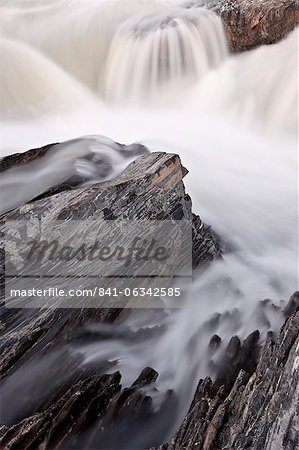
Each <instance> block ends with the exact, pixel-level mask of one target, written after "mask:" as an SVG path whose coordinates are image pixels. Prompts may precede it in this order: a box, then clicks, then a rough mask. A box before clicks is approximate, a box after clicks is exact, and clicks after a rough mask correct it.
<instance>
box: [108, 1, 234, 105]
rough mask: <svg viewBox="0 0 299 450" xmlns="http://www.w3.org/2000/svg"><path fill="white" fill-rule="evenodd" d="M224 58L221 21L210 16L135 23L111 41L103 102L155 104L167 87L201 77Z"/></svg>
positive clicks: (156, 17)
mask: <svg viewBox="0 0 299 450" xmlns="http://www.w3.org/2000/svg"><path fill="white" fill-rule="evenodd" d="M226 55H227V48H226V44H225V38H224V32H223V27H222V24H221V21H220V19H219V18H218V17H217V16H216V15H215V14H213V13H211V12H210V11H205V10H200V11H197V12H196V14H194V13H192V14H186V13H184V14H182V13H181V14H180V15H178V16H169V15H162V16H161V17H159V15H158V14H155V15H150V16H148V17H141V18H140V17H137V18H134V19H133V20H131V21H128V22H126V23H125V24H123V25H122V26H121V27H120V29H119V31H118V32H117V33H116V34H115V37H114V39H113V41H112V44H111V47H110V51H109V54H108V60H107V65H106V70H105V75H104V82H103V84H104V97H105V98H106V99H107V100H112V101H117V102H119V101H126V100H128V99H130V100H132V101H138V100H140V99H142V98H145V99H149V98H151V97H154V98H155V99H157V94H158V93H159V94H160V95H161V90H162V89H163V88H164V89H165V87H166V86H168V88H170V89H171V88H173V83H175V82H178V81H180V82H182V81H185V83H186V85H190V84H191V83H194V82H195V81H196V80H198V79H200V78H202V77H203V76H204V75H205V74H206V73H207V72H208V71H209V70H211V69H213V68H215V67H217V66H218V65H219V64H220V63H221V62H222V61H223V59H224V58H225V56H226ZM159 88H160V90H159Z"/></svg>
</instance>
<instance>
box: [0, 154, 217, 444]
mask: <svg viewBox="0 0 299 450" xmlns="http://www.w3.org/2000/svg"><path fill="white" fill-rule="evenodd" d="M49 149H51V146H47V147H46V148H43V149H39V150H35V151H32V152H29V153H28V154H26V153H25V154H21V155H13V156H12V157H8V158H5V160H2V169H4V171H3V173H5V171H6V170H9V168H11V165H15V164H17V165H18V167H20V166H22V165H23V166H26V164H28V163H30V164H32V163H34V161H35V160H36V158H38V159H39V160H42V158H43V157H44V155H45V154H46V153H47V152H48V151H50V150H49ZM10 158H11V159H10ZM186 174H187V171H186V169H184V168H183V167H182V165H181V162H180V158H179V157H178V156H177V155H172V154H165V153H146V152H145V153H144V155H142V156H141V157H139V158H138V159H136V160H135V161H134V162H132V163H131V164H130V165H129V166H128V167H127V168H126V169H125V171H124V172H122V173H121V174H120V175H119V176H117V177H116V178H113V179H111V180H107V181H103V182H97V183H92V184H88V185H86V184H84V183H83V184H81V182H80V183H79V184H78V185H76V186H71V188H70V187H69V186H66V185H65V184H64V183H63V184H62V185H60V186H59V189H58V190H56V188H55V186H54V187H53V188H51V190H50V191H49V190H47V191H45V192H44V193H42V194H41V195H40V196H39V197H38V198H35V200H33V201H30V202H29V203H26V204H24V205H20V206H19V207H17V208H15V209H13V210H11V211H9V212H7V213H6V214H4V215H2V217H1V221H2V224H4V223H5V221H6V220H14V219H26V220H28V219H31V218H43V219H45V220H49V221H50V220H56V219H60V220H70V219H79V218H92V219H104V220H114V219H126V218H128V219H159V220H165V219H168V220H182V219H188V220H191V221H192V222H193V233H192V234H193V266H194V268H195V267H196V268H197V269H198V270H200V267H204V266H205V265H206V264H207V263H209V262H210V261H212V260H214V259H216V258H219V257H220V254H221V252H220V248H219V245H218V242H217V237H216V236H215V234H214V233H213V231H212V230H211V228H210V227H208V226H206V225H205V224H204V223H203V222H202V221H201V219H200V218H199V217H198V216H195V215H194V214H193V213H192V203H191V199H190V197H189V196H188V195H187V194H186V192H185V188H184V184H183V181H182V179H183V177H184V176H185V175H186ZM2 250H3V248H2ZM2 257H3V253H2ZM2 262H3V261H2ZM1 287H2V294H3V288H4V279H3V272H2V284H1ZM120 314H122V311H121V309H119V308H114V309H113V308H112V309H107V308H90V309H84V308H82V309H79V308H77V309H26V310H22V309H13V308H11V309H7V308H5V305H2V307H1V354H2V359H1V376H2V379H3V402H4V403H5V408H3V410H2V418H1V421H2V422H3V426H2V425H1V440H0V443H1V448H4V449H12V448H18V449H19V448H22V449H29V448H30V449H33V448H49V449H50V448H51V449H52V448H53V449H54V448H55V449H56V448H57V449H58V448H70V449H72V448H78V449H79V448H80V449H83V448H86V449H91V448H105V449H110V448H111V449H116V448H119V445H120V442H121V448H122V450H125V449H128V450H129V449H130V450H131V447H130V446H131V445H132V442H134V443H135V444H134V445H136V448H139V443H140V442H141V441H142V442H144V434H146V433H147V432H148V431H147V430H148V429H149V427H152V428H154V429H155V430H156V432H155V433H154V436H151V435H150V434H149V435H148V446H151V445H158V444H159V442H161V441H163V439H164V437H165V428H166V429H168V427H169V426H170V425H171V423H172V420H173V418H172V416H171V414H170V413H169V411H172V410H173V406H174V405H175V404H176V399H175V396H174V394H173V393H171V392H159V391H158V390H157V388H156V387H154V385H155V381H156V379H157V376H158V374H157V373H156V372H155V371H154V370H153V369H151V368H146V369H144V370H143V371H142V373H141V374H140V376H139V377H138V378H137V380H136V381H135V382H134V383H133V384H132V386H130V387H125V388H124V387H122V386H121V376H120V374H119V373H118V372H117V371H116V367H114V364H113V363H109V362H107V361H105V360H103V361H102V363H100V364H98V365H97V367H96V368H95V367H94V366H89V365H86V364H82V357H81V356H80V355H75V356H74V355H73V354H71V353H70V346H71V345H72V343H74V342H76V340H77V339H82V333H81V335H80V332H81V331H80V330H82V327H83V326H88V324H90V323H93V324H96V323H103V322H104V323H107V324H108V323H114V322H115V321H117V320H118V317H119V315H120ZM125 314H130V310H126V313H125ZM161 314H163V311H161ZM151 332H152V331H151ZM89 338H90V339H92V333H90V335H89ZM129 338H130V337H129ZM132 339H134V336H132ZM107 371H109V373H110V374H107ZM33 374H34V375H33ZM37 380H38V383H37ZM17 393H19V394H17ZM21 393H22V394H21ZM157 402H158V405H159V408H160V410H161V409H162V410H164V409H165V414H163V416H165V417H168V416H169V418H170V419H169V421H170V423H169V424H167V423H165V421H163V423H159V421H157V414H156V412H157ZM166 422H167V420H166ZM145 424H146V427H145ZM141 437H142V439H141Z"/></svg>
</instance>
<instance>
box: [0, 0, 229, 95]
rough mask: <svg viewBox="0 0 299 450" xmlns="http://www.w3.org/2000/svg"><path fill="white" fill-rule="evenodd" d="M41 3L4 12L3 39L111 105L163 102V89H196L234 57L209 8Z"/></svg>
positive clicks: (147, 1)
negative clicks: (180, 85)
mask: <svg viewBox="0 0 299 450" xmlns="http://www.w3.org/2000/svg"><path fill="white" fill-rule="evenodd" d="M38 5H40V3H37V2H30V3H29V5H27V8H26V3H25V5H24V8H9V7H8V6H7V7H3V10H2V12H1V17H0V28H1V30H2V31H1V32H0V37H1V34H2V35H3V36H4V37H6V38H10V39H18V40H20V41H23V42H25V43H27V45H30V46H31V47H34V48H35V49H37V50H39V51H40V52H41V53H43V54H44V55H46V56H47V57H48V58H49V59H50V60H51V61H52V62H54V63H55V64H56V65H58V66H60V67H61V69H64V70H65V71H66V72H67V73H68V74H69V75H71V76H72V77H75V78H77V79H78V80H79V81H81V82H82V83H83V84H84V85H86V86H87V87H88V88H90V89H92V90H93V91H94V92H95V93H96V94H97V95H99V96H104V98H105V99H107V100H114V101H118V100H119V101H123V100H132V99H135V100H142V99H143V98H144V97H145V93H147V94H149V95H155V94H156V97H157V96H158V95H159V94H160V92H161V91H160V92H159V87H160V86H161V84H162V85H163V86H164V87H165V85H166V84H169V83H172V82H175V81H178V82H180V81H185V82H186V83H187V85H188V84H190V83H191V82H193V83H194V82H195V81H196V80H197V79H198V78H200V77H202V76H203V75H204V74H205V73H206V72H207V71H208V70H209V69H211V68H215V67H216V66H217V65H219V64H220V62H221V61H222V60H223V59H224V58H225V57H226V56H227V46H226V41H225V37H224V31H223V27H222V23H221V21H220V19H219V18H218V17H217V16H216V15H215V14H214V13H213V12H210V11H207V10H205V9H203V8H198V9H196V10H188V9H185V8H182V7H179V6H178V5H176V3H175V2H169V1H168V2H167V1H165V2H163V1H157V0H141V1H140V0H126V1H125V2H124V1H122V0H109V1H108V0H98V1H87V2H85V3H84V2H80V1H79V0H65V1H63V2H58V1H54V2H52V3H50V4H49V5H48V4H44V5H43V6H38ZM45 70H46V68H45ZM39 76H40V77H42V74H40V75H39Z"/></svg>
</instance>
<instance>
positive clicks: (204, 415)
mask: <svg viewBox="0 0 299 450" xmlns="http://www.w3.org/2000/svg"><path fill="white" fill-rule="evenodd" d="M258 338H259V333H258V332H257V331H255V332H253V333H252V334H251V335H249V336H248V338H247V339H246V340H245V341H244V342H243V344H242V346H240V344H239V342H238V340H237V339H236V338H233V339H232V340H231V342H230V345H229V346H228V350H229V352H228V353H229V356H232V357H237V360H238V358H239V356H238V355H242V352H243V357H242V358H241V359H239V366H238V371H237V373H236V376H234V378H233V380H232V378H228V379H227V380H224V381H223V382H224V383H225V384H224V385H222V386H220V387H219V381H218V382H213V381H212V380H211V379H210V378H206V379H205V380H200V382H199V384H198V387H197V390H196V392H195V395H194V398H193V401H192V404H191V407H190V410H189V412H188V414H187V416H186V417H185V420H184V422H183V423H182V425H181V427H180V429H179V431H178V432H177V433H176V435H175V436H174V438H173V439H172V440H171V443H169V444H164V445H163V446H160V447H159V450H182V449H183V448H184V449H186V450H194V449H198V450H215V449H234V450H245V449H248V448H250V449H251V450H259V449H265V450H273V449H287V450H294V449H295V448H297V446H298V442H299V440H298V438H299V427H298V425H299V423H298V415H299V409H298V405H299V370H298V368H299V312H295V313H293V314H292V315H291V316H290V317H289V318H288V319H287V321H286V322H285V324H284V325H283V327H282V328H281V331H280V334H279V336H278V337H277V338H276V339H275V338H274V337H273V335H272V334H271V333H269V336H268V339H267V341H266V343H265V344H264V345H263V347H262V348H261V350H260V352H259V357H258V360H257V361H255V360H254V358H253V359H252V356H251V359H252V360H251V362H250V364H248V355H250V354H251V355H252V353H253V354H254V355H255V351H254V348H255V346H256V345H257V341H258ZM231 350H232V351H231ZM244 364H247V367H246V365H244ZM244 367H245V370H244ZM232 381H233V383H232Z"/></svg>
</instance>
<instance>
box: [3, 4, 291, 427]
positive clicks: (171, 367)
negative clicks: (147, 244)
mask: <svg viewBox="0 0 299 450" xmlns="http://www.w3.org/2000/svg"><path fill="white" fill-rule="evenodd" d="M165 17H170V19H171V20H170V22H167V24H168V25H169V23H171V21H174V22H175V24H176V26H173V27H168V25H167V24H166V27H165V29H164V28H161V26H160V25H159V24H161V20H162V22H163V18H165ZM161 18H162V19H161ZM163 23H164V22H163ZM0 29H1V35H2V39H1V44H0V51H1V54H3V55H4V61H5V64H4V65H3V68H2V69H1V74H0V81H1V92H2V89H3V86H5V92H4V91H3V92H4V96H1V100H0V110H1V117H2V121H1V124H0V130H1V139H2V143H1V153H2V154H8V153H13V152H15V151H24V150H26V149H28V148H33V147H37V146H41V145H44V144H48V143H49V142H57V141H61V140H66V139H73V138H76V137H78V136H81V135H89V134H92V135H94V134H100V135H106V136H109V137H110V138H111V139H114V140H117V141H119V142H124V143H131V142H134V141H141V142H142V143H145V144H147V145H148V146H149V148H150V149H151V150H153V151H157V150H162V151H171V152H178V153H179V154H180V155H181V158H182V161H183V164H184V165H185V166H186V167H187V168H188V169H189V171H190V173H189V175H188V176H187V177H186V180H185V182H186V187H187V191H188V192H189V193H190V195H191V197H192V200H193V205H194V211H195V212H197V213H199V214H200V215H201V217H202V218H203V219H204V220H205V222H207V223H209V224H211V225H212V227H213V228H214V229H215V230H216V231H217V232H218V233H219V234H220V235H221V236H222V237H223V238H224V239H225V240H226V241H227V242H229V244H230V246H231V247H232V249H233V251H232V252H231V253H228V254H226V255H225V256H224V260H223V262H221V263H216V264H213V265H211V267H210V269H209V270H208V271H207V272H206V273H205V274H204V275H203V276H201V277H200V278H199V279H198V280H196V281H195V283H194V306H193V308H192V309H191V310H189V309H188V310H187V309H186V310H182V311H180V312H178V313H177V314H174V313H172V314H171V315H169V316H167V317H166V318H165V317H164V316H163V317H162V314H161V316H160V317H159V316H157V314H155V315H154V317H153V316H152V314H151V313H150V312H149V311H148V312H144V313H143V315H142V317H134V318H133V317H132V318H131V319H129V320H128V319H127V320H126V321H125V324H124V326H127V327H130V328H131V329H140V328H142V327H144V326H150V327H152V326H154V325H155V324H159V325H161V324H166V330H165V331H164V332H163V334H162V335H161V336H159V337H155V338H152V339H150V340H149V341H142V342H138V341H135V342H134V343H132V342H128V341H126V340H125V339H120V338H118V339H114V340H113V339H111V340H110V341H107V342H105V343H98V342H95V343H94V344H92V345H88V346H83V347H82V346H81V347H79V348H76V351H79V352H81V353H83V354H84V357H85V358H86V362H93V363H95V362H97V361H99V360H101V359H102V358H108V359H110V360H111V361H113V360H117V361H118V367H119V368H120V370H121V372H122V374H123V377H124V382H125V383H130V382H131V381H133V379H134V378H136V376H137V375H138V372H139V371H140V370H141V369H142V368H143V367H145V366H146V365H150V366H152V367H154V368H155V369H156V370H157V371H158V372H159V373H160V376H159V380H160V386H161V388H174V389H175V390H176V392H177V393H178V394H179V398H180V414H183V412H184V409H186V408H187V407H188V402H189V400H190V396H191V395H192V391H193V389H194V387H195V384H196V382H197V380H198V377H199V376H205V375H206V374H207V359H206V358H205V352H206V345H207V342H208V340H209V338H210V335H209V334H207V333H203V332H202V333H201V335H200V332H201V330H202V327H203V324H204V323H205V321H207V320H208V319H209V318H210V317H211V316H212V315H213V314H214V313H222V312H226V311H234V310H235V308H237V309H238V311H239V314H238V315H237V318H236V316H234V319H233V320H232V321H223V322H222V323H220V325H219V327H218V328H217V329H216V330H214V331H213V332H217V333H218V334H219V335H220V336H221V337H222V338H224V340H225V339H226V340H227V339H229V337H230V336H231V335H232V334H238V335H239V336H240V337H242V338H244V337H245V336H246V335H247V334H248V333H249V332H251V331H253V330H254V329H256V328H259V329H261V330H262V338H264V337H265V333H266V332H267V331H268V329H277V327H278V326H279V323H280V317H279V315H277V314H276V315H275V314H274V313H273V312H271V310H268V311H267V313H266V315H267V319H268V322H267V323H265V321H263V319H262V316H261V313H260V312H259V311H258V310H257V308H258V303H259V301H260V300H262V299H264V298H271V299H272V300H273V301H274V302H276V303H279V301H280V300H281V299H287V298H288V297H289V295H290V294H291V293H292V292H293V291H294V290H295V289H297V287H298V265H297V263H298V253H297V248H298V245H297V217H298V198H297V180H298V178H297V173H298V172H297V169H298V160H297V97H296V96H297V94H296V91H297V81H296V80H297V54H296V51H295V50H296V47H297V33H296V32H293V33H292V34H291V35H290V36H289V37H288V38H287V39H286V40H285V41H283V42H281V43H278V44H276V45H273V46H269V47H263V48H260V49H257V50H253V51H251V52H248V53H246V54H242V55H238V56H230V57H229V56H228V55H227V54H226V43H225V40H224V34H223V30H222V26H221V24H220V22H219V20H218V19H217V18H216V17H215V16H214V15H213V14H211V13H207V12H206V11H202V10H201V9H197V8H196V9H194V10H192V11H187V10H185V9H184V8H183V7H178V6H177V4H176V2H175V1H168V2H163V1H162V0H161V1H150V0H148V1H137V0H136V1H133V0H128V1H127V0H123V1H118V2H117V1H113V0H111V1H108V0H107V1H103V0H102V1H83V0H76V1H70V0H60V1H58V0H56V1H52V2H48V1H47V2H41V1H33V0H32V1H25V2H24V1H10V2H7V1H0ZM143 32H144V33H145V36H144V37H143V39H141V37H140V33H141V34H142V33H143ZM166 47H167V48H168V56H167V58H164V56H163V55H164V52H165V51H166V50H165V49H166ZM182 48H183V49H184V52H182ZM183 55H184V58H185V57H186V58H187V60H186V61H187V63H185V62H186V61H183ZM225 58H226V61H224V62H223V64H222V65H220V67H219V64H220V63H221V61H222V60H223V59H225ZM183 69H184V70H183ZM162 72H163V76H162ZM12 74H13V75H14V76H12ZM49 77H50V78H49ZM49 80H50V83H49ZM4 83H5V85H4ZM149 99H150V102H151V107H150V108H149V107H148V101H149ZM161 100H162V101H161ZM132 101H133V103H134V107H130V108H129V107H128V106H127V107H126V108H124V107H123V106H121V105H122V104H123V103H124V102H125V103H131V102H132ZM111 102H113V104H114V106H111ZM66 110H69V111H71V112H68V113H66V112H65V111H66ZM60 164H61V161H60V159H59V157H58V158H57V162H56V164H55V163H54V164H53V166H52V169H51V170H52V176H53V178H54V176H56V173H55V172H56V171H57V170H58V168H59V167H60ZM47 176H48V177H51V171H48V173H47ZM2 180H3V179H2ZM2 180H1V178H0V186H1V187H3V184H2V185H1V182H2V183H3V181H2ZM22 186H23V187H22V189H24V193H23V194H24V197H23V199H25V198H26V186H25V187H24V185H22ZM39 189H40V188H39ZM28 191H30V196H32V185H28ZM28 195H29V193H28ZM6 206H7V205H6ZM227 279H230V285H228V283H227V281H224V280H227ZM153 349H157V351H155V352H154V351H153ZM178 419H179V417H178Z"/></svg>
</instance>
